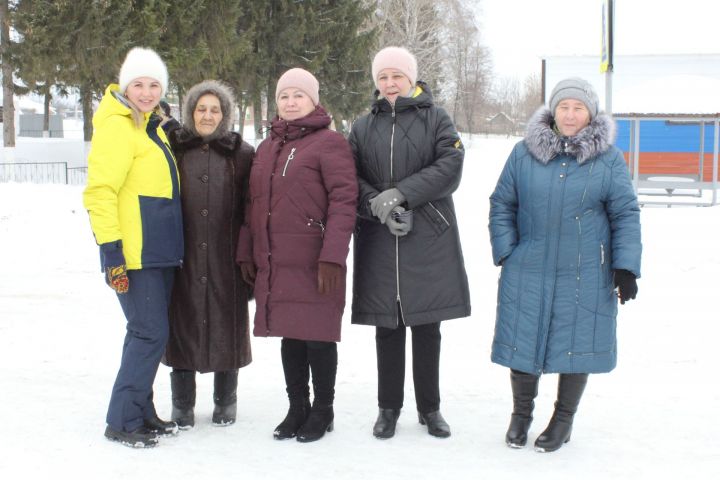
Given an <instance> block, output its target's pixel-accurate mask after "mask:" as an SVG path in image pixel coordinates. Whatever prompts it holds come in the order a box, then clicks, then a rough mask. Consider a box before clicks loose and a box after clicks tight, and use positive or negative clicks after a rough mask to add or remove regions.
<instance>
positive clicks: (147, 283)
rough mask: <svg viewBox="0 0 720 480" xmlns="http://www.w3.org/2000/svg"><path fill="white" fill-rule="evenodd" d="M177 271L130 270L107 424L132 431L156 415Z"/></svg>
mask: <svg viewBox="0 0 720 480" xmlns="http://www.w3.org/2000/svg"><path fill="white" fill-rule="evenodd" d="M174 275H175V267H168V268H147V269H143V270H129V271H128V279H129V281H130V288H129V289H128V292H127V293H125V294H118V299H119V300H120V305H121V306H122V309H123V312H124V313H125V318H126V319H127V333H126V334H125V343H124V344H123V350H122V360H121V361H120V370H119V371H118V374H117V378H116V379H115V385H114V386H113V390H112V396H111V397H110V406H109V407H108V413H107V423H108V425H110V426H111V427H112V428H113V429H115V430H118V431H122V430H124V431H126V432H129V431H132V430H135V429H136V428H138V427H140V426H141V425H142V424H143V419H144V418H150V417H152V416H153V415H154V414H155V407H154V405H153V401H152V385H153V382H154V381H155V375H156V374H157V370H158V366H159V365H160V358H162V355H163V353H164V352H165V344H166V343H167V340H168V330H169V327H168V313H167V312H168V303H169V302H170V292H171V291H172V284H173V278H174Z"/></svg>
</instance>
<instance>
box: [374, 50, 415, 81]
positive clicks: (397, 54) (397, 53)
mask: <svg viewBox="0 0 720 480" xmlns="http://www.w3.org/2000/svg"><path fill="white" fill-rule="evenodd" d="M386 68H392V69H395V70H399V71H401V72H402V73H403V74H404V75H405V76H406V77H408V78H409V79H410V84H411V85H413V86H414V85H415V81H416V80H417V60H415V56H414V55H413V54H412V53H410V52H408V51H407V50H406V49H404V48H402V47H386V48H383V49H382V50H380V51H379V52H378V53H377V54H376V55H375V58H374V59H373V62H372V76H373V82H375V86H376V87H377V77H378V74H379V73H380V72H381V71H383V70H385V69H386Z"/></svg>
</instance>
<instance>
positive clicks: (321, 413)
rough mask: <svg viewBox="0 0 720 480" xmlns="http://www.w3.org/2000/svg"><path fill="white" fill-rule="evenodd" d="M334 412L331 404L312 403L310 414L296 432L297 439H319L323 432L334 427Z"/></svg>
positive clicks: (329, 430)
mask: <svg viewBox="0 0 720 480" xmlns="http://www.w3.org/2000/svg"><path fill="white" fill-rule="evenodd" d="M333 420H335V412H334V411H333V407H332V405H320V406H319V405H313V407H312V409H310V416H309V417H308V419H307V421H306V422H305V423H304V424H303V425H302V427H300V430H298V432H297V441H298V442H303V443H308V442H314V441H315V440H320V439H321V438H322V437H323V436H324V435H325V432H332V431H333V428H334V422H333Z"/></svg>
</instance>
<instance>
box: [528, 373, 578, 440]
mask: <svg viewBox="0 0 720 480" xmlns="http://www.w3.org/2000/svg"><path fill="white" fill-rule="evenodd" d="M587 380H588V375H587V374H586V373H573V374H564V373H563V374H560V379H559V380H558V398H557V401H556V402H555V412H554V413H553V416H552V418H551V419H550V423H549V424H548V426H547V428H546V429H545V431H544V432H542V433H541V434H540V436H539V437H538V438H537V440H535V450H536V451H538V452H554V451H555V450H557V449H559V448H560V447H562V446H563V444H565V443H568V442H569V441H570V435H571V434H572V424H573V419H574V417H575V412H577V408H578V405H579V404H580V398H581V397H582V394H583V391H584V390H585V385H587Z"/></svg>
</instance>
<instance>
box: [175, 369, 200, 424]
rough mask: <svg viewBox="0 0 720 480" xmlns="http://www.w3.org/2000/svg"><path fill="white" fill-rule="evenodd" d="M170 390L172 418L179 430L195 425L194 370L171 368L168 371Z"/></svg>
mask: <svg viewBox="0 0 720 480" xmlns="http://www.w3.org/2000/svg"><path fill="white" fill-rule="evenodd" d="M170 389H171V391H172V414H171V417H172V420H173V421H174V422H175V423H177V424H178V427H179V428H180V430H188V429H190V428H192V427H193V426H194V425H195V372H193V371H192V370H173V371H172V372H170Z"/></svg>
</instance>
